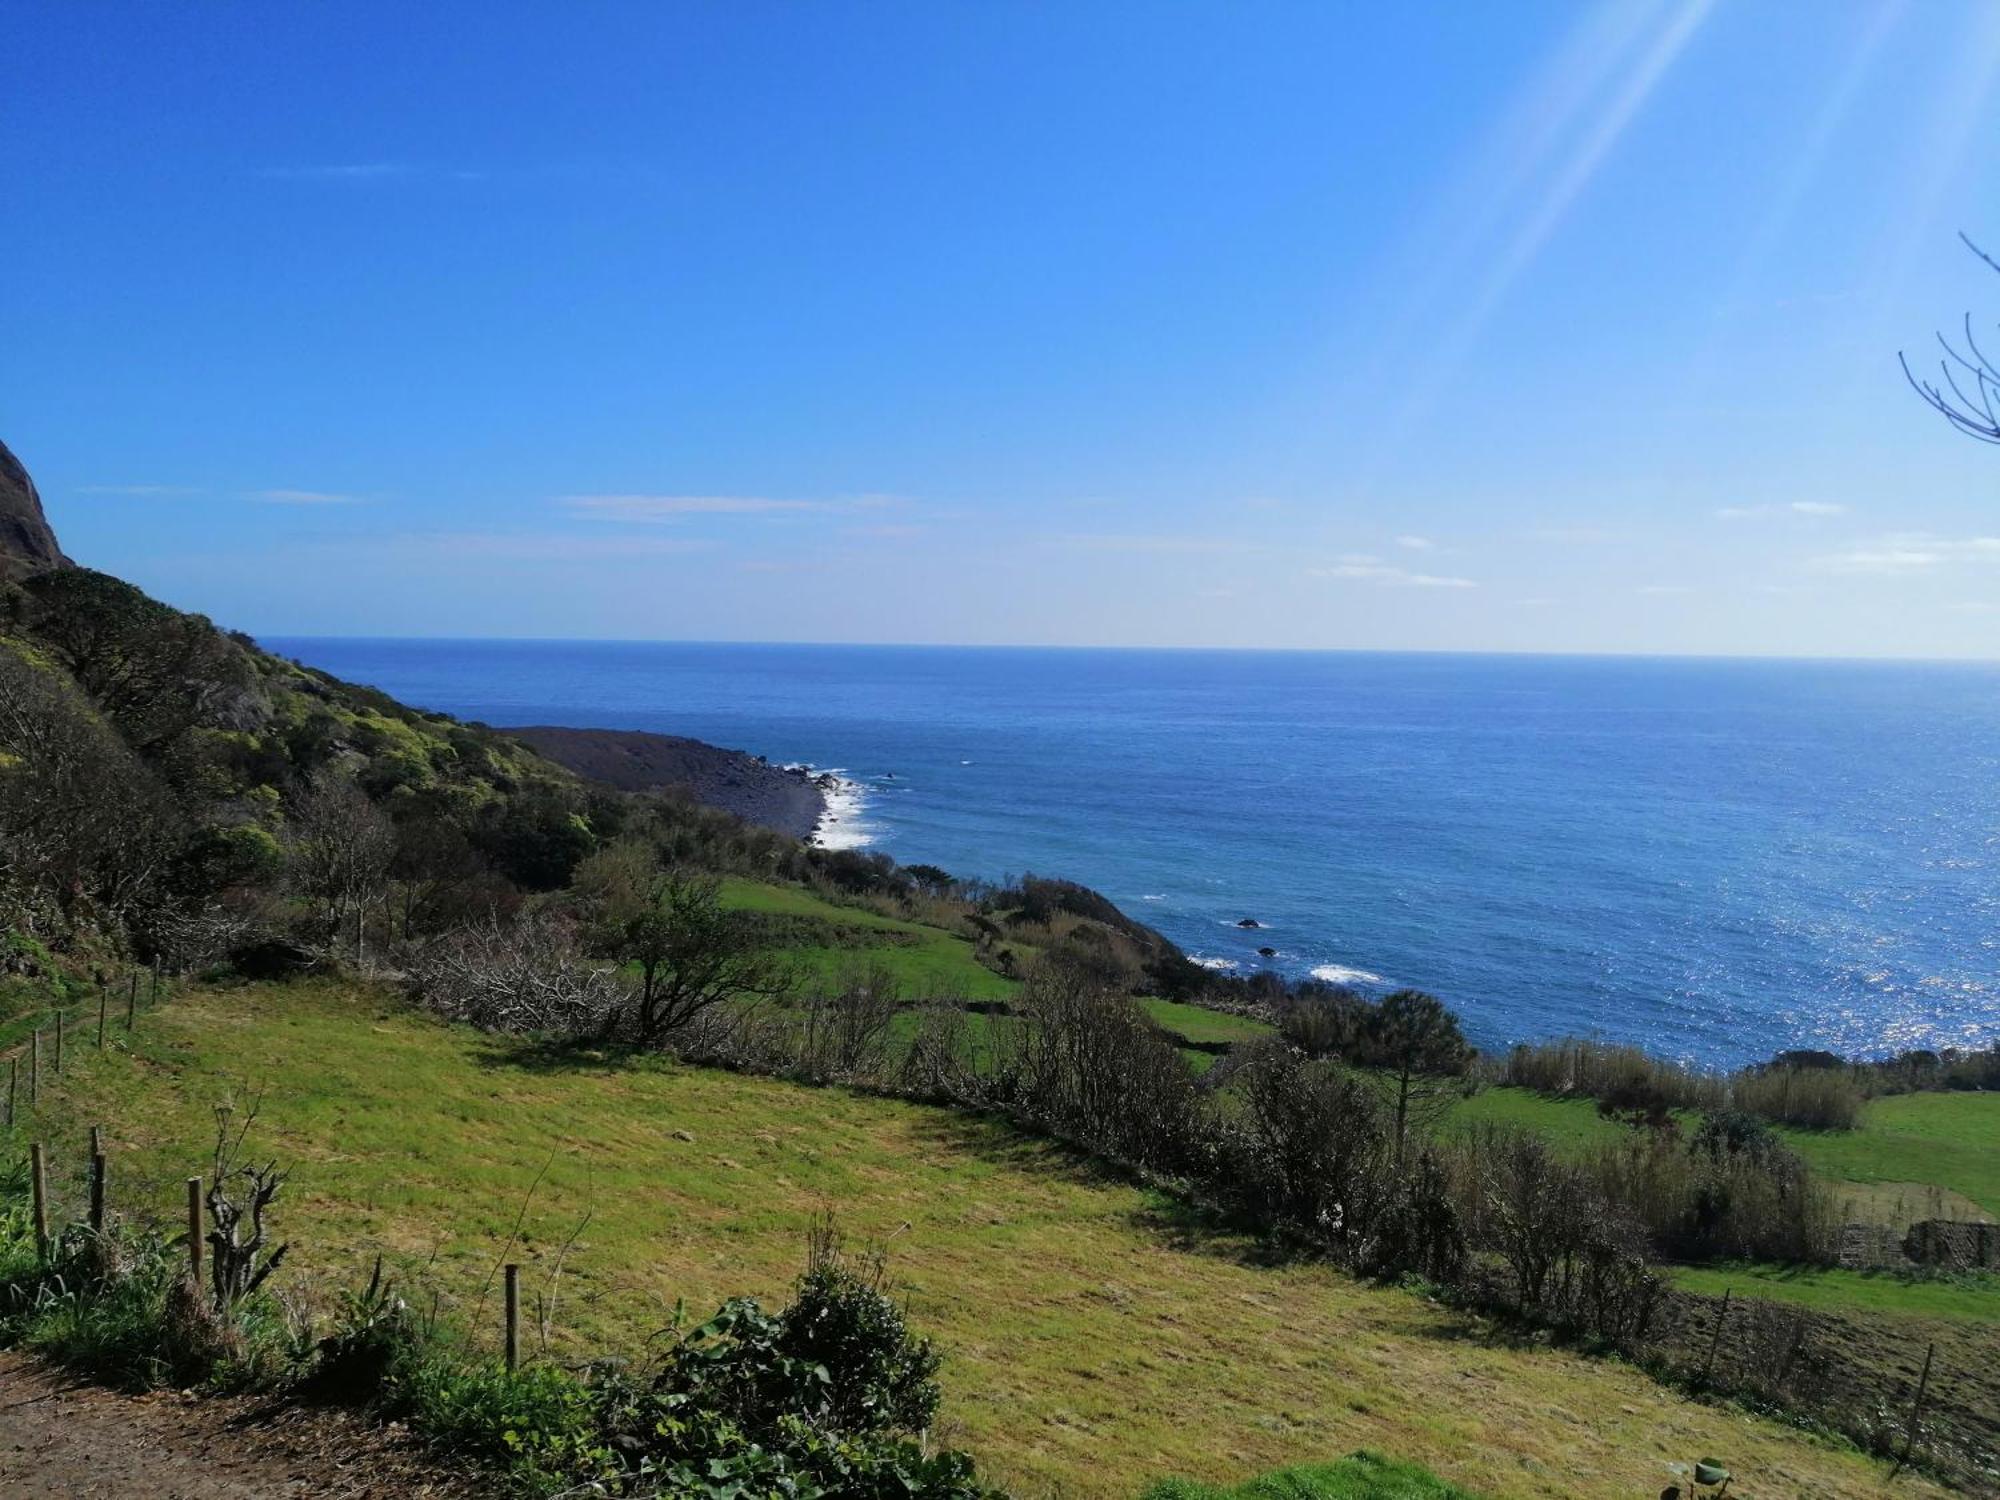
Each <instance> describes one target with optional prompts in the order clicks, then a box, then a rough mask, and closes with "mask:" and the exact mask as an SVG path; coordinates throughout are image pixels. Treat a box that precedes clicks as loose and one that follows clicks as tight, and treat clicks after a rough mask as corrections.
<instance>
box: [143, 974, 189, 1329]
mask: <svg viewBox="0 0 2000 1500" xmlns="http://www.w3.org/2000/svg"><path fill="white" fill-rule="evenodd" d="M133 983H134V984H137V983H138V981H137V980H136V979H135V980H134V981H133ZM187 1193H188V1274H189V1275H190V1276H192V1277H193V1278H194V1287H195V1291H196V1292H197V1293H199V1292H200V1291H201V1179H200V1178H199V1177H190V1178H189V1179H188V1180H187Z"/></svg>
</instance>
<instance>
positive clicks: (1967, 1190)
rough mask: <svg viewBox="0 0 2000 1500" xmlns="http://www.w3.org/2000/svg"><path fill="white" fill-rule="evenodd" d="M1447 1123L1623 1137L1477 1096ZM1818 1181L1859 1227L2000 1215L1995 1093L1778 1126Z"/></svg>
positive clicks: (1511, 1101) (1522, 1104)
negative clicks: (1840, 1197) (1802, 1126)
mask: <svg viewBox="0 0 2000 1500" xmlns="http://www.w3.org/2000/svg"><path fill="white" fill-rule="evenodd" d="M1450 1120H1451V1123H1454V1124H1458V1123H1465V1124H1471V1123H1475V1122H1480V1121H1487V1122H1492V1123H1495V1124H1504V1125H1518V1126H1521V1127H1523V1128H1525V1129H1529V1130H1535V1131H1539V1132H1541V1133H1542V1134H1544V1135H1547V1136H1549V1137H1551V1138H1552V1139H1554V1140H1557V1141H1561V1142H1563V1143H1565V1144H1567V1145H1569V1146H1572V1147H1575V1148H1579V1149H1581V1148H1587V1147H1593V1146H1597V1145H1602V1144H1609V1143H1611V1142H1615V1141H1618V1140H1620V1139H1622V1138H1623V1137H1624V1135H1625V1133H1626V1131H1627V1130H1628V1128H1629V1127H1627V1126H1625V1125H1622V1124H1620V1123H1619V1122H1618V1121H1616V1120H1607V1119H1605V1118H1604V1117H1603V1116H1601V1115H1600V1114H1598V1112H1597V1106H1596V1105H1595V1104H1594V1103H1592V1102H1591V1101H1590V1100H1588V1099H1551V1098H1548V1097H1546V1096H1544V1095H1541V1094H1537V1093H1533V1092H1531V1091H1529V1090H1527V1089H1515V1088H1491V1089H1484V1090H1481V1091H1480V1092H1479V1093H1478V1094H1476V1095H1474V1096H1473V1097H1472V1098H1470V1099H1465V1100H1461V1101H1459V1102H1458V1103H1457V1104H1455V1105H1454V1106H1453V1108H1452V1112H1451V1116H1450ZM1779 1133H1780V1134H1781V1135H1783V1136H1784V1138H1785V1140H1786V1142H1787V1144H1789V1145H1790V1146H1791V1147H1792V1148H1793V1149H1794V1150H1796V1151H1797V1152H1798V1153H1799V1154H1800V1155H1802V1156H1803V1157H1805V1159H1806V1160H1807V1161H1808V1162H1810V1163H1811V1164H1812V1165H1813V1167H1814V1169H1815V1170H1817V1171H1818V1172H1819V1173H1821V1174H1822V1175H1823V1176H1825V1177H1828V1178H1831V1179H1833V1180H1834V1181H1836V1182H1839V1183H1845V1184H1850V1185H1852V1187H1851V1191H1849V1192H1848V1193H1847V1194H1846V1197H1847V1199H1848V1201H1849V1203H1850V1205H1851V1208H1852V1211H1853V1213H1854V1217H1855V1218H1856V1220H1857V1221H1861V1222H1869V1223H1889V1222H1893V1221H1897V1220H1900V1221H1901V1222H1902V1223H1906V1224H1907V1223H1909V1222H1911V1221H1912V1220H1914V1219H1919V1218H1955V1217H1981V1216H1985V1217H1993V1216H2000V1094H1971V1093H1956V1094H1897V1095H1892V1096H1890V1097H1888V1098H1883V1099H1876V1100H1873V1101H1871V1102H1870V1103H1869V1104H1868V1106H1867V1107H1866V1109H1865V1110H1864V1111H1863V1114H1862V1120H1861V1126H1860V1128H1859V1129H1856V1130H1789V1129H1787V1130H1781V1131H1780V1132H1779Z"/></svg>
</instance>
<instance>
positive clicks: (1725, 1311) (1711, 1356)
mask: <svg viewBox="0 0 2000 1500" xmlns="http://www.w3.org/2000/svg"><path fill="white" fill-rule="evenodd" d="M1735 1291H1736V1288H1734V1287H1724V1288H1723V1291H1722V1306H1721V1307H1720V1308H1719V1309H1718V1310H1717V1312H1716V1314H1715V1332H1714V1333H1713V1334H1712V1335H1710V1337H1709V1340H1708V1358H1707V1359H1705V1360H1703V1361H1702V1362H1701V1383H1702V1384H1703V1385H1707V1384H1708V1377H1709V1375H1710V1373H1711V1372H1713V1371H1714V1369H1715V1346H1716V1345H1717V1344H1720V1343H1721V1342H1722V1325H1723V1323H1725V1322H1726V1321H1727V1320H1728V1318H1729V1299H1730V1297H1731V1296H1732V1295H1733V1294H1734V1293H1735Z"/></svg>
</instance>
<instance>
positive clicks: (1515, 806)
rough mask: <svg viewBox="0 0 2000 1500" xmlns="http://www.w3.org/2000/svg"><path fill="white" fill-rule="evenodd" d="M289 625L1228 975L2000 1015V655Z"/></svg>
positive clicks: (1617, 1019) (451, 701)
mask: <svg viewBox="0 0 2000 1500" xmlns="http://www.w3.org/2000/svg"><path fill="white" fill-rule="evenodd" d="M267 644H269V645H270V646H271V647H272V648H273V649H275V650H278V651H280V652H283V653H285V654H287V655H290V656H294V657H297V658H299V659H300V660H303V661H306V662H309V663H311V664H313V665H315V666H319V667H323V668H325V669H327V670H329V671H331V672H334V673H336V674H338V675H339V676H342V677H346V678H350V679H353V680H356V681H360V682H364V683H369V684H372V685H374V686H376V687H380V688H383V689H385V690H387V691H388V692H391V693H393V694H395V695H396V696H398V697H400V698H403V699H405V700H407V701H409V702H412V703H416V704H420V705H423V706H425V707H428V708H432V709H439V710H444V711H446V712H449V713H453V714H457V715H460V716H462V717H465V718H471V719H479V720H484V721H485V722H487V723H490V724H496V725H509V724H566V725H578V726H592V725H594V726H605V727H612V728H630V729H650V730H658V731H662V732H668V733H673V734H684V735H692V736H695V737H697V738H700V739H705V740H710V741H713V742H715V743H717V744H721V745H728V746H733V747H738V748H742V749H746V750H750V751H753V752H756V753H758V754H762V755H765V756H767V757H769V758H770V759H772V760H774V761H784V762H792V761H803V762H808V763H811V764H813V765H815V766H818V767H823V768H838V769H839V770H840V771H841V772H842V773H843V774H844V775H845V776H847V777H848V778H850V779H851V780H852V781H853V782H854V783H855V784H856V785H857V786H858V787H859V788H860V789H861V793H862V795H861V797H860V799H859V806H858V808H856V809H853V810H851V811H850V813H849V815H848V817H847V819H846V822H845V826H844V827H843V828H842V829H841V830H839V833H838V836H839V837H842V838H844V839H846V840H847V841H850V842H866V843H867V844H869V845H870V846H871V847H873V848H877V849H881V850H883V851H885V852H887V853H889V854H891V855H894V856H895V857H896V858H898V859H900V860H904V861H910V862H914V861H919V860H921V861H926V862H929V863H932V864H937V865H942V866H944V867H945V868H946V869H948V870H950V871H952V872H953V873H955V874H958V875H961V876H980V877H987V878H999V877H1003V876H1007V875H1010V874H1020V873H1024V872H1033V873H1045V874H1060V875H1064V876H1068V877H1071V878H1074V879H1076V880H1080V881H1082V882H1084V883H1085V884H1088V885H1091V886H1094V887H1096V888H1098V889H1100V890H1102V891H1103V892H1104V893H1105V894H1107V895H1109V896H1111V897H1112V898H1113V899H1114V900H1116V901H1117V902H1118V903H1119V904H1120V905H1121V906H1123V907H1125V908H1126V909H1127V910H1128V911H1130V912H1132V913H1133V914H1134V915H1136V916H1138V917H1140V918H1141V919H1142V920H1145V921H1148V922H1150V923H1152V924H1153V925H1154V926H1156V927H1158V928H1160V929H1161V930H1162V931H1164V932H1165V933H1167V934H1168V935H1169V936H1170V937H1172V938H1173V939H1174V940H1175V941H1176V942H1178V943H1180V944H1181V945H1182V946H1183V947H1184V948H1186V949H1187V950H1188V952H1189V953H1191V954H1193V955H1195V956H1196V957H1198V958H1200V959H1202V960H1204V961H1206V962H1208V963H1210V964H1211V965H1212V966H1215V967H1218V968H1225V967H1226V968H1230V969H1232V970H1233V971H1235V972H1249V971H1251V970H1253V969H1254V968H1255V967H1257V966H1258V965H1259V964H1263V963H1266V962H1268V963H1269V964H1270V965H1271V966H1273V967H1275V968H1277V969H1279V970H1280V971H1282V972H1284V973H1285V974H1288V975H1304V974H1309V973H1317V974H1321V975H1324V976H1327V977H1331V978H1337V979H1343V980H1346V981H1349V982H1352V983H1354V984H1356V985H1357V986H1359V987H1361V988H1364V989H1370V990H1376V991H1380V990H1382V989H1385V988H1387V987H1393V986H1403V985H1412V986H1416V987H1419V988H1422V989H1426V990H1430V991H1432V992H1434V993H1436V994H1438V995H1440V996H1442V997H1444V998H1445V999H1446V1000H1447V1001H1448V1002H1449V1003H1450V1004H1452V1005H1453V1006H1454V1007H1455V1008H1457V1009H1458V1010H1459V1012H1460V1013H1461V1014H1462V1015H1463V1016H1464V1017H1465V1019H1466V1023H1467V1029H1468V1031H1469V1032H1470V1033H1471V1034H1472V1035H1473V1036H1474V1038H1475V1039H1476V1040H1478V1041H1480V1042H1482V1043H1484V1044H1487V1045H1499V1044H1502V1043H1505V1042H1508V1041H1512V1040H1517V1039H1524V1038H1538V1037H1547V1036H1553V1035H1559V1034H1581V1035H1594V1036H1599V1037H1603V1038H1606V1039H1610V1040H1618V1041H1631V1042H1637V1043H1641V1044H1643V1045H1645V1046H1647V1047H1649V1048H1653V1049H1655V1050H1658V1051H1661V1052H1664V1053H1667V1054H1670V1055H1673V1056H1676V1057H1683V1058H1688V1059H1691V1060H1695V1061H1699V1062H1704V1063H1715V1064H1732V1063H1739V1062H1744V1061H1749V1060H1754V1059H1758V1058H1762V1057H1766V1056H1769V1055H1770V1054H1771V1053H1772V1052H1773V1051H1776V1050H1778V1049H1779V1048H1783V1047H1793V1046H1823V1047H1828V1048H1832V1049H1835V1050H1838V1051H1842V1052H1848V1053H1854V1054H1863V1053H1879V1052H1882V1051H1884V1050H1889V1049H1894V1048H1900V1047H1905V1046H1914V1045H1931V1046H1937V1045H1946V1044H1964V1043H1975V1042H1983V1041H1987V1040H1991V1039H1994V1038H1996V1037H2000V666H1996V665H1987V664H1970V665H1959V664H1912V663H1870V662H1799V661H1735V660H1727V661H1725V660H1694V659H1633V658H1592V657H1506V656H1470V655H1467V656H1454V655H1416V654H1370V653H1317V652H1314V653H1308V652H1240V651H1137V650H1031V649H1018V650H1017V649H962V648H951V647H888V646H871V647H852V646H779V645H677V644H638V643H612V642H589V643H585V642H520V641H481V642H470V641H398V640H275V641H271V642H268V643H267ZM1245 917H1248V918H1252V919H1254V920H1255V921H1256V922H1258V923H1259V924H1261V925H1260V926H1259V927H1258V928H1256V929H1247V928H1242V927H1239V926H1238V925H1237V923H1238V922H1239V920H1240V919H1242V918H1245ZM1267 945H1268V946H1271V947H1274V948H1276V949H1277V950H1278V956H1277V957H1276V958H1275V959H1270V960H1265V959H1262V958H1260V957H1259V955H1258V951H1257V950H1258V949H1259V948H1260V947H1263V946H1267Z"/></svg>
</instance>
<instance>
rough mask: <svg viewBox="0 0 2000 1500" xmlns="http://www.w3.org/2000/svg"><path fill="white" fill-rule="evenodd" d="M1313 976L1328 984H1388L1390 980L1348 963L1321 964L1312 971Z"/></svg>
mask: <svg viewBox="0 0 2000 1500" xmlns="http://www.w3.org/2000/svg"><path fill="white" fill-rule="evenodd" d="M1312 977H1313V978H1315V979H1321V980H1324V981H1326V983H1328V984H1387V983H1388V982H1389V981H1388V980H1386V979H1384V978H1383V977H1382V976H1381V975H1380V974H1371V973H1369V972H1368V971H1367V970H1366V969H1354V968H1349V967H1348V966H1347V965H1346V964H1321V965H1319V967H1317V968H1315V969H1314V970H1313V971H1312Z"/></svg>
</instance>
